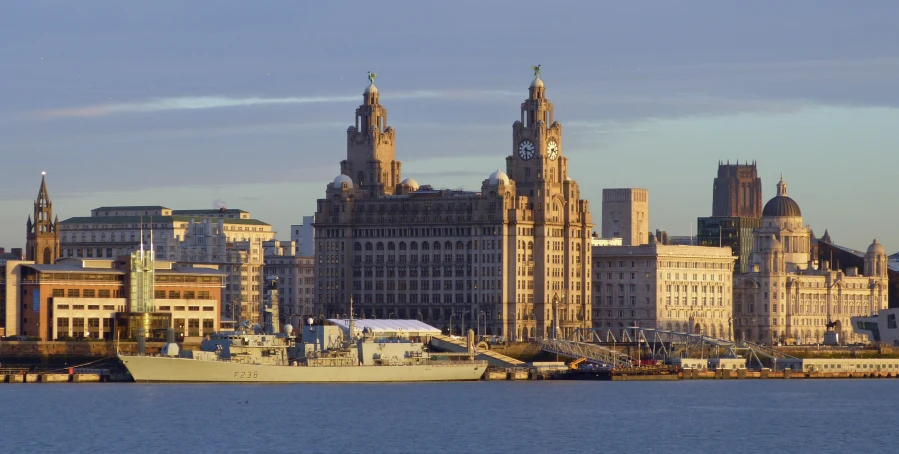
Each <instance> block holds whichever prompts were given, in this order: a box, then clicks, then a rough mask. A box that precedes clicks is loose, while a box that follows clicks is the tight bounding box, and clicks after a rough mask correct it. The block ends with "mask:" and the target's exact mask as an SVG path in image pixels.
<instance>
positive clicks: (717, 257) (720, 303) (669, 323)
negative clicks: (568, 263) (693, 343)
mask: <svg viewBox="0 0 899 454" xmlns="http://www.w3.org/2000/svg"><path fill="white" fill-rule="evenodd" d="M733 265H734V257H733V256H732V255H731V251H730V248H726V247H702V246H666V245H663V244H661V243H659V242H658V241H653V242H652V243H650V244H646V245H642V246H600V247H594V248H593V326H594V327H596V328H602V329H612V330H616V331H617V330H623V329H626V328H628V327H633V326H638V327H641V328H653V329H663V330H668V331H676V332H683V333H693V334H705V335H709V336H712V337H717V338H721V339H731V338H732V333H733V330H732V327H731V316H732V308H733V302H732V301H731V299H732V295H733V290H732V288H731V286H732V284H733V280H732V279H733Z"/></svg>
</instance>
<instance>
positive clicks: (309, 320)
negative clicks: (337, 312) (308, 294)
mask: <svg viewBox="0 0 899 454" xmlns="http://www.w3.org/2000/svg"><path fill="white" fill-rule="evenodd" d="M313 323H315V320H313V319H312V317H309V318H308V319H307V320H306V324H307V325H309V326H312V324H313Z"/></svg>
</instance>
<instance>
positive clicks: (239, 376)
mask: <svg viewBox="0 0 899 454" xmlns="http://www.w3.org/2000/svg"><path fill="white" fill-rule="evenodd" d="M257 377H259V371H255V370H254V371H252V372H235V373H234V379H235V380H252V379H254V378H257Z"/></svg>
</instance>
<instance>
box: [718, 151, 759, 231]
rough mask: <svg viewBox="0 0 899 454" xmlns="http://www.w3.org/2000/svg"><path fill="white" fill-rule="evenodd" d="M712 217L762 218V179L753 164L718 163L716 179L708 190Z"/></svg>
mask: <svg viewBox="0 0 899 454" xmlns="http://www.w3.org/2000/svg"><path fill="white" fill-rule="evenodd" d="M712 216H714V217H742V218H760V217H762V179H761V178H759V176H758V168H757V167H756V164H755V161H753V162H752V164H749V163H743V164H740V163H739V161H738V162H737V163H736V164H731V163H730V162H727V163H726V164H725V163H723V162H720V161H719V162H718V177H717V178H715V182H714V186H713V190H712Z"/></svg>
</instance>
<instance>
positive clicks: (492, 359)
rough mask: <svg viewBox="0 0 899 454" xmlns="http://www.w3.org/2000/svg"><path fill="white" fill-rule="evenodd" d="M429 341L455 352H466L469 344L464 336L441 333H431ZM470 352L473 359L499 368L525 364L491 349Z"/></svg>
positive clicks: (438, 346) (435, 345)
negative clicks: (457, 336)
mask: <svg viewBox="0 0 899 454" xmlns="http://www.w3.org/2000/svg"><path fill="white" fill-rule="evenodd" d="M430 343H431V345H432V346H434V347H436V348H438V349H440V350H443V351H446V352H453V353H456V354H460V353H467V352H468V349H469V345H468V344H467V343H466V341H465V338H455V337H451V336H444V335H442V334H434V335H432V336H431V341H430ZM472 353H473V356H474V357H475V359H478V360H482V361H487V362H488V363H489V364H490V365H491V366H496V367H501V368H510V367H523V366H525V363H524V361H520V360H517V359H515V358H512V357H509V356H506V355H503V354H500V353H497V352H495V351H492V350H487V349H480V350H475V351H473V352H472Z"/></svg>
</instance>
